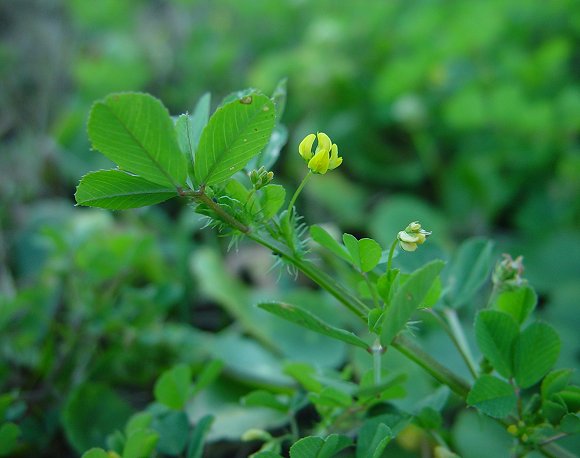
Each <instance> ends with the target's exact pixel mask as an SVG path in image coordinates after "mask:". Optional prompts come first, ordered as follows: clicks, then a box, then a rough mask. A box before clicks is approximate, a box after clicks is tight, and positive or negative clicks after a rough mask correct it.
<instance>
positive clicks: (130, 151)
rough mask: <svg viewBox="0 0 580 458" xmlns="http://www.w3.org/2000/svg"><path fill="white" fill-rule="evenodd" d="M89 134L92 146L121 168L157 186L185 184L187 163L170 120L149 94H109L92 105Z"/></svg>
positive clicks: (165, 111)
mask: <svg viewBox="0 0 580 458" xmlns="http://www.w3.org/2000/svg"><path fill="white" fill-rule="evenodd" d="M88 133H89V138H90V139H91V142H92V145H93V147H94V148H96V149H97V150H99V151H100V152H101V153H103V154H104V155H105V156H107V157H108V158H109V159H111V160H112V161H114V162H115V163H117V164H118V165H119V167H121V168H122V169H124V170H127V171H129V172H131V173H134V174H136V175H139V176H141V177H142V178H144V179H146V180H148V181H151V182H153V183H157V184H159V185H162V186H165V187H169V188H177V187H181V186H183V185H185V181H186V175H187V165H186V161H185V157H184V155H183V154H182V153H181V151H180V149H179V145H178V144H177V138H176V135H175V130H174V125H173V121H172V120H171V117H170V116H169V113H168V111H167V109H166V108H165V107H164V106H163V104H162V103H161V102H160V101H159V100H157V99H156V98H154V97H152V96H151V95H148V94H139V93H121V94H111V95H109V96H107V97H106V98H105V99H103V100H102V101H99V102H97V103H95V104H94V105H93V108H92V109H91V113H90V115H89V121H88Z"/></svg>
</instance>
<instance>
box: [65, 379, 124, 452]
mask: <svg viewBox="0 0 580 458" xmlns="http://www.w3.org/2000/svg"><path fill="white" fill-rule="evenodd" d="M131 413H132V409H131V407H130V406H129V405H128V404H127V403H126V402H125V401H124V400H122V399H121V398H120V397H119V396H118V395H117V394H116V393H115V392H114V391H113V390H111V389H110V388H109V387H107V386H105V385H101V384H96V383H86V384H84V385H81V386H79V387H78V388H77V389H75V390H74V391H73V392H72V393H71V394H70V396H69V398H68V400H67V402H66V404H65V406H64V412H63V416H62V421H63V426H64V430H65V433H66V436H67V438H68V440H69V442H70V443H71V444H72V445H73V446H74V447H75V449H76V450H77V451H78V452H79V453H82V452H84V451H85V450H87V449H89V448H91V447H96V446H104V445H105V438H106V437H107V435H108V434H110V433H112V432H113V431H115V430H116V429H119V430H122V429H123V426H124V425H125V422H126V421H127V419H128V418H129V416H130V415H131Z"/></svg>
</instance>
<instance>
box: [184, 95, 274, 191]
mask: <svg viewBox="0 0 580 458" xmlns="http://www.w3.org/2000/svg"><path fill="white" fill-rule="evenodd" d="M274 121H275V109H274V104H273V103H272V102H271V101H270V99H269V98H268V97H266V96H264V95H260V94H257V93H252V94H251V95H247V96H245V97H243V98H242V99H238V100H234V101H232V102H229V103H227V104H225V105H223V106H222V107H220V108H218V109H217V110H216V112H215V113H214V114H213V116H212V117H211V118H210V120H209V122H208V124H207V126H206V127H205V128H204V130H203V132H202V134H201V138H200V140H199V147H198V150H197V153H196V158H195V179H196V182H197V183H198V184H200V185H204V184H205V185H214V184H218V183H221V182H222V181H225V180H227V179H228V178H229V177H231V176H232V175H233V174H234V173H236V172H238V171H240V170H241V169H243V168H244V166H245V165H246V164H247V163H248V161H249V160H250V159H251V158H252V157H253V156H255V155H256V154H258V153H259V152H260V150H261V149H262V148H264V146H266V144H267V143H268V140H269V138H270V134H271V133H272V129H273V128H274Z"/></svg>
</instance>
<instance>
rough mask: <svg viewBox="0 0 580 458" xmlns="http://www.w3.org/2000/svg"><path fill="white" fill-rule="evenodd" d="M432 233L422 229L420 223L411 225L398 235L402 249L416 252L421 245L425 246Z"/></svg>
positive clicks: (415, 222)
mask: <svg viewBox="0 0 580 458" xmlns="http://www.w3.org/2000/svg"><path fill="white" fill-rule="evenodd" d="M430 235H431V232H429V231H426V230H425V229H421V225H420V224H419V222H418V221H414V222H412V223H411V224H409V225H408V226H407V227H406V228H405V230H404V231H400V232H399V233H398V234H397V239H398V240H399V245H400V247H401V248H402V249H403V250H405V251H415V250H416V249H417V247H418V246H419V245H423V243H425V240H427V237H429V236H430Z"/></svg>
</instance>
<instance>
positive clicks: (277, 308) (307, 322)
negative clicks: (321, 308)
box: [258, 302, 368, 350]
mask: <svg viewBox="0 0 580 458" xmlns="http://www.w3.org/2000/svg"><path fill="white" fill-rule="evenodd" d="M258 307H260V308H262V309H264V310H266V311H268V312H270V313H273V314H274V315H277V316H279V317H281V318H284V319H285V320H288V321H291V322H292V323H296V324H298V325H300V326H302V327H304V328H307V329H310V330H311V331H315V332H318V333H319V334H323V335H325V336H328V337H332V338H333V339H337V340H342V341H343V342H346V343H349V344H351V345H356V346H358V347H361V348H364V349H365V350H366V349H367V348H368V344H367V343H366V342H365V341H364V340H362V339H360V338H359V337H357V336H356V335H355V334H353V333H352V332H349V331H346V330H344V329H339V328H336V327H334V326H331V325H329V324H327V323H325V322H324V321H322V320H321V319H320V318H318V317H316V316H314V315H313V314H312V313H310V312H308V311H307V310H304V309H302V308H300V307H298V306H296V305H291V304H286V303H282V302H264V303H261V304H258Z"/></svg>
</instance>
